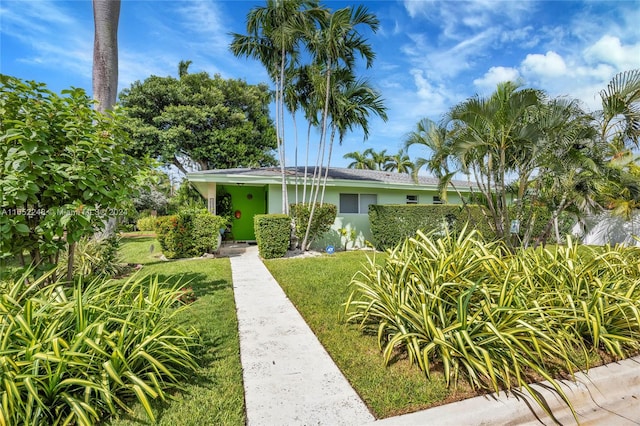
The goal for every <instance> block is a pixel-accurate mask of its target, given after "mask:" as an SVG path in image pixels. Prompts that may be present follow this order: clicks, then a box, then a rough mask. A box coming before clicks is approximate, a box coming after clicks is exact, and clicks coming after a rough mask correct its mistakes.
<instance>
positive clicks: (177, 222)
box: [155, 208, 226, 259]
mask: <svg viewBox="0 0 640 426" xmlns="http://www.w3.org/2000/svg"><path fill="white" fill-rule="evenodd" d="M225 223H226V221H225V219H224V218H222V217H220V216H215V215H213V214H211V213H209V212H208V211H207V210H206V209H200V208H197V209H188V210H182V211H181V212H180V213H178V214H177V215H173V216H161V217H159V218H157V219H156V223H155V231H156V238H157V239H158V243H159V244H160V247H161V248H162V252H163V253H164V255H165V257H167V258H168V259H175V258H181V257H192V256H201V255H202V254H204V253H207V252H208V253H211V252H213V251H215V250H217V248H218V241H219V239H218V235H219V231H220V228H222V227H224V225H225Z"/></svg>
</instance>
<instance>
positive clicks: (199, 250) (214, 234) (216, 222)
mask: <svg viewBox="0 0 640 426" xmlns="http://www.w3.org/2000/svg"><path fill="white" fill-rule="evenodd" d="M226 224H227V220H226V219H225V218H223V217H221V216H216V215H213V214H211V213H209V212H206V213H200V214H198V215H196V216H195V217H194V218H193V231H192V234H191V235H192V237H193V249H192V253H193V254H194V255H195V256H201V255H203V254H205V253H213V252H214V251H216V250H218V246H219V244H220V239H221V238H222V236H221V234H220V229H224V228H225V227H226Z"/></svg>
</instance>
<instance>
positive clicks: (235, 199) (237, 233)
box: [224, 185, 267, 241]
mask: <svg viewBox="0 0 640 426" xmlns="http://www.w3.org/2000/svg"><path fill="white" fill-rule="evenodd" d="M224 189H225V190H226V191H227V192H228V193H229V194H231V210H232V212H233V221H232V226H231V233H232V234H233V238H234V240H236V241H245V240H249V241H252V240H255V239H256V233H255V231H254V229H253V217H254V216H255V215H257V214H264V213H266V212H267V209H266V187H264V186H244V185H242V186H233V185H225V187H224Z"/></svg>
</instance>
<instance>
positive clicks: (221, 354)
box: [106, 234, 245, 426]
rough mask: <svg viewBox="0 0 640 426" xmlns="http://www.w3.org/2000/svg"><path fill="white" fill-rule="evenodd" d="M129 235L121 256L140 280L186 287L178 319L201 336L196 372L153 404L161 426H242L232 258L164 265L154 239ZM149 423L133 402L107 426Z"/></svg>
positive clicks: (241, 395)
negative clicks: (148, 278)
mask: <svg viewBox="0 0 640 426" xmlns="http://www.w3.org/2000/svg"><path fill="white" fill-rule="evenodd" d="M131 235H132V236H129V237H124V238H122V240H121V248H120V255H121V256H122V258H123V259H124V260H125V261H126V262H128V263H130V264H138V265H141V269H140V271H139V272H138V274H139V275H141V276H149V275H151V276H153V275H157V276H158V278H159V281H161V282H165V283H166V285H168V286H173V285H176V286H177V287H178V288H179V289H183V288H184V289H185V292H183V294H184V297H186V299H185V301H186V302H190V303H188V306H186V308H185V309H184V310H183V311H181V312H180V313H179V314H178V317H177V318H178V320H179V321H180V323H181V324H182V325H183V326H185V327H193V328H195V329H196V330H197V331H198V334H199V336H200V344H201V346H200V350H199V351H198V352H197V353H196V359H197V360H196V361H197V369H196V371H195V373H194V374H192V375H191V377H190V379H189V380H187V381H185V382H183V383H182V390H180V391H178V392H175V393H173V394H172V395H171V399H168V400H166V401H154V402H152V403H151V407H152V410H153V412H154V413H155V415H156V421H157V424H159V425H171V426H173V425H178V424H179V425H230V426H241V425H244V424H245V414H244V390H243V386H242V367H241V365H240V355H239V354H240V346H239V339H238V323H237V320H236V314H235V302H234V299H233V287H232V282H231V266H230V263H229V261H228V259H189V260H176V261H161V260H160V259H159V258H160V254H161V251H160V247H159V244H158V242H157V240H156V239H155V238H153V237H149V236H137V235H136V234H131ZM189 290H191V291H189ZM193 298H195V300H193ZM147 421H148V420H147V418H146V415H145V411H144V407H142V405H141V404H135V405H134V406H133V412H132V413H130V414H127V413H122V412H121V413H120V414H119V416H117V417H116V418H113V419H111V420H109V421H108V422H107V423H106V424H109V425H111V426H134V425H140V424H145V423H146V422H147Z"/></svg>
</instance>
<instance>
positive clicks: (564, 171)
mask: <svg viewBox="0 0 640 426" xmlns="http://www.w3.org/2000/svg"><path fill="white" fill-rule="evenodd" d="M591 120H592V118H591V117H590V116H589V115H587V114H586V113H585V112H584V111H583V110H582V108H581V107H580V105H579V104H578V102H577V101H570V100H566V99H554V100H552V101H550V102H548V103H546V104H544V105H542V106H541V107H540V108H539V109H538V114H537V115H536V123H537V125H538V127H539V129H540V132H541V135H542V137H541V139H540V141H539V143H538V144H537V145H536V146H535V148H536V149H535V151H534V152H533V153H532V155H530V157H531V158H534V159H535V162H533V161H534V160H532V166H531V167H534V168H535V169H536V170H537V174H536V176H535V177H533V178H532V179H531V181H530V182H529V188H530V190H529V191H528V192H530V193H531V197H530V198H531V200H530V203H531V204H540V203H543V204H545V205H546V206H547V207H548V209H549V210H550V211H551V219H550V220H549V221H548V223H547V224H546V226H545V229H544V231H543V234H542V235H541V239H539V240H538V242H541V241H544V240H546V238H547V236H548V235H549V232H550V230H551V227H552V226H553V227H554V228H555V233H556V240H559V239H560V233H559V229H558V218H559V216H560V214H561V213H562V212H564V211H572V213H573V214H575V215H576V216H577V217H581V216H584V215H585V214H588V213H590V212H592V211H594V210H595V209H598V208H599V205H598V202H597V198H598V195H597V194H598V192H600V190H601V189H602V187H603V184H604V181H603V178H604V175H603V173H604V170H605V168H604V166H605V157H604V152H605V150H604V147H603V145H602V144H601V143H598V140H597V138H596V137H595V136H596V131H595V129H594V128H593V126H591ZM528 177H529V175H524V174H523V177H522V178H521V179H522V180H524V179H527V178H528ZM522 186H523V185H520V189H519V194H518V199H519V201H520V200H522V199H523V198H524V197H525V194H524V192H523V190H522ZM532 220H535V218H533V219H532ZM532 229H533V224H530V226H529V229H528V230H527V231H528V232H527V233H526V234H525V237H524V240H523V245H525V246H526V245H528V244H529V240H530V238H531V231H532Z"/></svg>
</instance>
